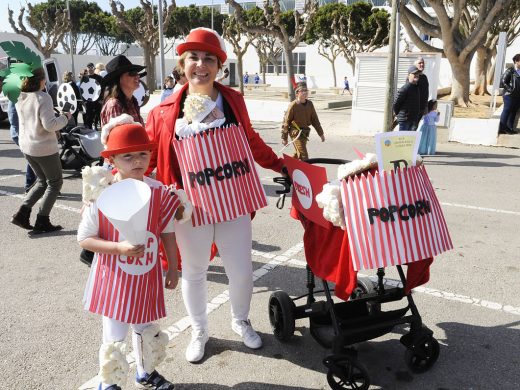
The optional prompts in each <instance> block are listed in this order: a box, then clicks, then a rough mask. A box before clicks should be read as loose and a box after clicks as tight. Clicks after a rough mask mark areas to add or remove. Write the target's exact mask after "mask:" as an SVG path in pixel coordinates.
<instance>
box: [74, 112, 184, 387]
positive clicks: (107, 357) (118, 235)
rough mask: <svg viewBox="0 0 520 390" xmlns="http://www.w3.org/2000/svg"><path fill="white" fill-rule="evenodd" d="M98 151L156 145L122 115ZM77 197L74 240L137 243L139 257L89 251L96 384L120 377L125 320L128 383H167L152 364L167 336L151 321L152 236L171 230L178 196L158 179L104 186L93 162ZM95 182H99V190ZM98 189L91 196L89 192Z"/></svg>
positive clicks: (157, 292)
mask: <svg viewBox="0 0 520 390" xmlns="http://www.w3.org/2000/svg"><path fill="white" fill-rule="evenodd" d="M102 141H103V143H104V144H105V145H106V149H107V150H105V151H104V152H102V155H103V156H104V157H109V156H111V155H115V154H125V153H131V152H139V151H145V150H153V149H155V148H156V145H155V144H153V143H151V142H150V141H149V139H148V136H147V134H146V131H145V129H144V128H143V127H142V125H141V124H140V123H135V122H133V119H132V117H131V116H129V115H123V116H121V117H116V118H113V119H111V120H110V122H109V123H108V124H107V125H106V126H105V127H104V128H103V132H102ZM84 174H85V178H84V183H83V184H84V189H85V193H84V200H85V201H88V202H90V204H89V205H88V207H86V208H85V210H84V211H83V218H82V221H81V223H80V226H79V228H78V241H83V240H85V239H87V238H91V237H94V238H101V239H103V240H106V241H113V242H120V241H123V240H128V241H129V242H130V243H131V244H133V245H138V244H144V247H145V251H144V255H143V256H141V257H132V256H124V255H116V254H107V253H97V254H96V255H95V259H94V262H93V265H92V268H91V273H90V276H89V279H88V282H87V286H86V289H85V296H84V306H85V309H86V310H88V311H90V312H92V313H95V314H100V315H102V316H103V344H102V346H101V348H100V353H99V360H100V371H99V374H98V377H99V380H100V382H101V383H100V386H99V389H105V388H109V387H110V386H112V387H110V388H114V389H119V388H120V387H119V386H121V385H124V384H125V383H126V377H127V372H128V363H127V362H126V349H125V344H124V342H123V341H124V339H125V338H126V334H127V332H128V328H129V327H130V326H131V327H132V329H133V332H132V341H133V349H134V354H135V358H136V364H137V373H138V375H137V377H136V382H137V383H138V384H140V385H146V386H148V388H151V389H157V388H161V389H165V390H171V389H173V384H171V383H170V382H168V381H167V380H166V379H164V377H162V376H161V375H160V374H158V373H157V371H155V366H157V365H158V364H159V363H160V362H161V361H162V360H163V359H164V357H165V348H166V345H167V343H168V337H167V335H166V334H165V333H164V332H161V331H160V329H159V327H158V326H157V325H155V324H153V321H156V320H158V319H160V318H162V317H164V316H165V315H166V310H165V303H164V286H163V273H162V267H161V262H160V261H159V260H158V254H159V248H160V235H161V234H162V233H172V232H173V231H174V227H173V220H174V216H175V212H176V211H177V208H178V207H179V206H180V205H181V203H182V202H181V199H180V196H178V195H177V193H175V192H172V191H170V189H169V188H167V187H166V186H164V185H163V184H162V183H161V182H159V181H157V180H154V179H151V178H148V177H143V181H140V180H135V179H125V180H122V181H118V182H116V183H114V184H111V185H110V186H107V184H108V182H109V181H110V180H111V177H110V175H108V174H103V173H102V172H99V171H98V170H96V171H94V169H90V170H88V169H87V170H85V171H84ZM96 187H105V189H104V190H103V191H102V192H101V194H99V192H100V191H99V190H98V188H96ZM97 196H99V197H98V198H97V199H96V197H97Z"/></svg>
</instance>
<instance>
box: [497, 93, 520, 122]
mask: <svg viewBox="0 0 520 390" xmlns="http://www.w3.org/2000/svg"><path fill="white" fill-rule="evenodd" d="M503 98H504V108H503V110H502V115H500V127H499V130H500V131H505V130H510V131H511V130H514V127H515V118H516V113H517V112H518V109H519V108H520V97H512V96H511V95H504V96H503Z"/></svg>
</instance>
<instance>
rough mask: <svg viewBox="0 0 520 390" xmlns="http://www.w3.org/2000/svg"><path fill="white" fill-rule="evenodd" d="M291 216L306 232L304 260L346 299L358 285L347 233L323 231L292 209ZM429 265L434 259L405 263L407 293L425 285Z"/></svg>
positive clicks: (337, 228) (335, 230) (428, 273)
mask: <svg viewBox="0 0 520 390" xmlns="http://www.w3.org/2000/svg"><path fill="white" fill-rule="evenodd" d="M291 216H292V217H293V218H295V219H297V220H299V221H300V222H301V223H302V225H303V228H304V230H305V232H304V234H303V245H304V249H305V258H306V260H307V264H309V267H310V268H311V270H312V272H313V273H314V275H316V276H317V277H319V278H321V279H325V280H328V281H330V282H333V283H335V284H336V286H335V288H334V292H335V294H336V296H337V297H339V298H341V299H343V300H345V301H346V300H348V299H349V298H350V294H352V291H353V290H354V288H356V285H357V272H356V271H354V267H353V265H352V259H351V257H350V249H349V242H348V235H347V232H346V231H345V230H342V229H341V228H339V227H335V226H334V227H332V228H331V229H326V228H324V227H322V226H320V225H318V224H316V223H314V222H312V221H310V220H308V219H307V218H305V217H304V216H303V215H302V214H301V213H299V212H298V211H297V210H296V209H294V208H291ZM432 262H433V258H429V259H424V260H422V261H417V262H414V263H410V264H407V266H408V269H407V272H406V289H405V292H406V293H408V292H409V291H410V290H411V289H413V288H415V287H417V286H420V285H422V284H425V283H426V282H428V280H429V279H430V265H431V263H432Z"/></svg>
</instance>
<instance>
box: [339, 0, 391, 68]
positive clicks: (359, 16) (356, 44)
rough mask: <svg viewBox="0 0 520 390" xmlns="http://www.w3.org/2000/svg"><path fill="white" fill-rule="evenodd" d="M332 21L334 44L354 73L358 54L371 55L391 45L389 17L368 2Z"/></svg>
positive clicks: (357, 4)
mask: <svg viewBox="0 0 520 390" xmlns="http://www.w3.org/2000/svg"><path fill="white" fill-rule="evenodd" d="M345 8H346V9H345V11H343V12H341V13H338V14H336V17H335V18H334V20H333V22H332V28H333V30H334V36H335V37H336V38H335V39H334V43H335V44H336V45H337V46H339V48H340V49H341V52H342V53H343V55H344V56H345V59H346V60H347V62H348V63H349V65H350V66H351V67H352V71H353V72H354V71H355V65H356V53H370V52H373V51H374V50H376V49H379V48H381V47H383V46H385V45H387V44H388V31H389V27H390V23H389V22H390V17H389V14H388V13H387V12H386V11H385V10H383V9H376V8H373V7H372V5H371V4H368V3H354V4H352V5H349V6H347V7H345Z"/></svg>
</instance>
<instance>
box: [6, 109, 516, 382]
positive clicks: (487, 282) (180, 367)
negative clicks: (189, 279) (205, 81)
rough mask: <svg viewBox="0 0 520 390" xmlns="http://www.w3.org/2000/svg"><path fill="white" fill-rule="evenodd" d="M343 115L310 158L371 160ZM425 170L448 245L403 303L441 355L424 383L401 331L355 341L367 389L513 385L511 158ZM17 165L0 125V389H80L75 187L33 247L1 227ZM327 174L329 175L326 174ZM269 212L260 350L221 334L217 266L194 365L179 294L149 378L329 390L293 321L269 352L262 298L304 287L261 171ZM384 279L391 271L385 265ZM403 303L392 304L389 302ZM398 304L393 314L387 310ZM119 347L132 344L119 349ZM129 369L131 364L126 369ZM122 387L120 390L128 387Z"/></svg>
mask: <svg viewBox="0 0 520 390" xmlns="http://www.w3.org/2000/svg"><path fill="white" fill-rule="evenodd" d="M349 112H350V111H349V110H337V111H322V112H320V113H319V114H320V119H321V120H322V122H323V124H324V129H325V132H326V136H327V140H326V142H325V143H320V142H319V138H318V137H317V135H316V134H315V133H313V134H312V135H311V142H310V144H309V153H310V155H311V157H337V158H346V159H353V158H355V153H354V150H353V148H354V147H355V148H357V149H359V150H361V151H362V152H373V151H374V145H373V141H372V139H368V138H360V137H345V136H343V135H342V126H344V124H345V123H348V121H349V115H350V114H349ZM255 127H256V129H257V130H258V131H259V132H260V133H261V135H262V137H263V138H264V140H266V142H267V143H268V144H269V145H270V146H271V147H273V149H275V150H279V149H280V148H281V144H280V141H279V139H280V134H279V129H280V124H279V123H273V122H257V123H255ZM425 161H426V166H427V169H428V173H429V175H430V177H431V179H432V182H433V185H434V187H435V189H436V191H437V196H438V197H439V200H440V202H441V204H442V205H443V210H444V215H445V217H446V220H447V223H448V227H449V229H450V233H451V237H452V240H453V243H454V249H453V250H452V251H450V252H448V253H445V254H443V255H441V256H439V257H437V258H436V259H435V261H434V263H433V266H432V268H431V279H430V282H429V283H428V284H427V285H425V286H423V287H421V288H418V289H417V290H416V291H415V293H414V297H415V299H416V304H417V306H418V308H419V310H420V312H421V314H422V316H423V321H424V323H425V324H427V325H428V326H429V327H430V328H431V329H432V330H433V331H434V334H435V337H436V338H437V339H438V340H439V342H440V345H441V346H440V357H439V360H438V362H437V363H436V364H435V366H434V367H433V368H432V369H431V370H430V371H428V372H426V373H424V374H413V373H412V372H411V371H410V370H408V368H407V366H406V364H405V362H404V358H403V357H404V352H405V348H404V347H403V346H402V345H401V344H400V342H399V337H400V336H401V334H403V333H404V332H405V330H404V329H403V328H400V327H398V328H396V329H394V332H393V333H390V334H388V335H385V336H383V337H381V338H378V339H376V340H373V341H370V342H366V343H362V344H360V345H359V348H358V349H359V359H360V361H361V362H362V363H363V364H364V365H365V367H366V368H367V370H368V372H369V374H370V377H371V381H372V386H371V389H385V390H388V389H403V390H412V389H432V390H440V389H443V390H447V389H450V390H455V389H457V390H459V389H465V390H469V389H490V390H491V389H519V388H520V375H519V370H518V367H520V354H519V353H518V345H519V340H520V294H518V292H515V291H516V288H517V287H518V285H519V279H520V265H519V262H518V261H519V253H520V241H519V238H518V237H519V235H518V233H519V232H520V202H519V194H520V184H519V180H518V177H519V175H518V171H517V169H519V168H520V156H519V151H518V150H517V149H506V148H487V147H478V146H465V145H461V144H447V143H443V144H440V145H439V146H438V154H437V155H436V156H432V157H426V159H425ZM24 168H25V161H24V159H23V157H22V155H21V153H20V152H19V150H18V149H17V147H16V146H15V145H14V144H13V143H12V142H11V140H10V138H9V131H8V128H7V124H6V123H2V125H1V128H0V220H1V221H2V222H1V223H0V240H1V242H0V244H1V246H0V248H1V249H0V295H1V299H0V317H1V319H2V321H1V323H2V337H1V338H0V351H1V353H0V371H1V372H2V374H3V378H2V381H1V382H0V389H6V390H7V389H13V390H34V389H49V390H50V389H69V390H70V389H78V388H81V389H91V388H96V386H97V385H96V382H95V380H93V378H94V376H95V375H96V373H97V356H98V349H99V345H100V340H101V322H100V318H99V317H97V316H94V315H91V314H89V313H86V312H84V311H83V309H82V304H81V299H82V295H83V288H84V285H85V282H86V279H87V276H88V268H87V267H86V266H85V265H83V264H82V263H80V262H79V260H78V255H79V252H80V249H79V246H78V245H77V242H76V228H77V226H78V223H79V219H80V216H79V209H80V207H81V178H80V177H79V176H77V175H75V174H73V173H72V172H66V173H65V184H64V187H63V189H62V196H61V197H60V198H59V199H58V202H57V205H56V206H55V208H54V209H53V211H52V214H51V220H52V221H53V222H57V223H59V224H61V225H63V226H64V227H65V229H64V230H63V231H61V232H58V233H54V234H46V235H41V236H37V237H31V236H29V235H28V234H27V232H26V231H24V230H22V229H20V228H17V227H15V226H14V225H12V224H10V223H9V218H10V216H11V215H12V214H13V213H14V212H15V210H16V209H17V207H19V205H20V203H21V199H22V197H23V196H22V194H23V182H24V176H23V170H24ZM329 169H330V177H332V176H333V175H334V176H335V169H334V167H330V168H329ZM260 175H261V177H262V182H263V184H264V186H265V189H266V192H267V194H268V198H269V206H268V207H266V208H265V209H262V210H261V211H260V212H258V213H257V217H256V218H255V220H254V222H253V239H254V241H253V249H254V250H253V262H254V269H255V270H256V272H255V278H256V281H255V290H254V296H253V302H252V311H251V320H252V323H253V325H254V327H255V329H257V330H258V331H259V333H260V334H261V336H262V338H263V341H264V347H263V348H262V349H260V350H258V351H250V350H248V349H247V348H246V347H245V346H244V345H243V344H242V342H241V341H240V340H239V339H238V338H237V336H236V335H235V334H234V333H233V332H232V331H231V329H230V313H229V302H228V295H227V279H226V276H225V273H224V271H223V267H222V263H221V262H220V261H219V260H218V259H217V260H216V261H214V262H212V263H211V266H210V274H209V281H210V284H209V285H210V287H209V294H208V297H209V299H210V300H211V301H212V305H210V308H211V309H212V312H211V313H210V315H209V318H210V340H209V343H208V344H207V349H206V358H205V359H204V361H203V362H202V364H198V365H192V364H189V363H187V362H186V361H185V360H184V351H185V348H186V345H187V343H188V341H189V338H190V329H189V327H188V322H187V318H186V311H185V309H184V305H183V303H182V298H181V294H180V289H178V290H176V291H174V292H168V294H167V309H168V312H169V315H168V317H167V318H166V319H164V320H162V321H161V325H162V326H163V327H165V328H167V329H168V332H169V335H170V337H171V342H170V343H169V346H168V353H167V355H168V356H167V359H166V361H165V362H164V363H163V364H162V365H161V366H160V367H159V371H160V372H161V373H162V374H164V375H165V376H166V377H167V378H169V379H171V380H172V381H173V382H174V383H175V384H176V389H179V390H186V389H193V390H225V389H237V390H311V389H312V390H314V389H328V388H329V387H328V385H327V379H326V369H325V367H324V366H323V364H322V359H323V358H324V357H325V356H327V354H328V353H329V352H328V351H327V350H325V349H323V348H322V347H321V346H319V345H318V344H317V343H316V342H315V341H314V339H313V338H312V337H311V335H310V334H309V328H308V326H309V325H308V320H298V321H297V323H296V334H295V337H294V338H293V339H292V340H291V341H290V342H288V343H285V344H282V343H280V342H278V341H277V340H276V339H275V338H274V336H273V335H272V333H271V329H270V325H269V319H268V312H267V302H268V299H269V295H270V294H271V292H272V291H275V290H277V289H283V290H285V291H287V292H288V293H289V294H290V295H291V296H297V295H299V294H302V293H303V292H304V290H305V257H304V253H303V250H302V235H303V230H302V228H301V226H300V225H299V223H298V222H296V221H294V220H292V219H291V218H290V217H289V207H290V199H289V201H287V202H286V204H285V208H284V209H283V210H278V209H277V208H276V207H275V203H276V200H277V196H276V195H275V190H276V186H275V184H274V183H273V182H272V177H273V172H270V171H266V170H262V169H261V170H260ZM387 271H388V276H389V277H390V278H396V271H395V270H394V269H388V270H387ZM400 305H402V303H401V302H400V303H399V304H398V306H400ZM391 306H392V307H394V306H396V305H395V304H393V305H391ZM129 344H131V343H129ZM131 370H132V373H134V372H135V367H134V366H132V368H131ZM130 382H131V381H129V384H128V386H127V387H126V389H134V388H135V387H134V385H133V383H130Z"/></svg>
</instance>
